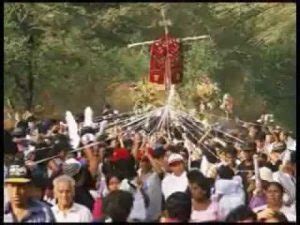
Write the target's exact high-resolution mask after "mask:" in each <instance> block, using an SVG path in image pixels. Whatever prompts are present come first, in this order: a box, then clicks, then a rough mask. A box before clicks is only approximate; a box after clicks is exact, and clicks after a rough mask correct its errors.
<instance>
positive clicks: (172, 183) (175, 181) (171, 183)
mask: <svg viewBox="0 0 300 225" xmlns="http://www.w3.org/2000/svg"><path fill="white" fill-rule="evenodd" d="M168 165H169V167H170V169H171V171H172V173H170V174H167V175H166V176H165V178H164V179H163V181H162V193H163V195H164V198H165V199H167V198H168V197H169V196H170V195H171V194H173V193H175V192H178V191H180V192H185V191H186V190H187V187H188V179H187V176H186V171H185V168H184V160H183V157H182V156H181V155H180V154H177V153H172V154H171V155H170V156H169V158H168Z"/></svg>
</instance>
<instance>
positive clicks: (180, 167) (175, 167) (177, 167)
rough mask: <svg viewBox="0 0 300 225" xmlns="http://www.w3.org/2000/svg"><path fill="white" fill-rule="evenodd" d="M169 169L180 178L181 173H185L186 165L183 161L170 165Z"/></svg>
mask: <svg viewBox="0 0 300 225" xmlns="http://www.w3.org/2000/svg"><path fill="white" fill-rule="evenodd" d="M169 168H170V170H171V171H172V173H174V174H175V175H176V176H180V175H181V173H182V172H183V171H184V164H183V162H182V161H179V162H173V163H170V164H169Z"/></svg>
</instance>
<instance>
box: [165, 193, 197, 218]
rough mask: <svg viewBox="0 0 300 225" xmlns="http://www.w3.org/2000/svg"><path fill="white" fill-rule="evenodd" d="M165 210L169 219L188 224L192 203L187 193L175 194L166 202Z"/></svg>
mask: <svg viewBox="0 0 300 225" xmlns="http://www.w3.org/2000/svg"><path fill="white" fill-rule="evenodd" d="M166 210H167V212H168V215H169V217H171V218H175V219H178V220H179V221H180V222H188V221H189V219H190V216H191V211H192V201H191V198H190V197H189V195H188V194H187V193H184V192H175V193H173V194H171V195H170V196H169V197H168V199H167V201H166Z"/></svg>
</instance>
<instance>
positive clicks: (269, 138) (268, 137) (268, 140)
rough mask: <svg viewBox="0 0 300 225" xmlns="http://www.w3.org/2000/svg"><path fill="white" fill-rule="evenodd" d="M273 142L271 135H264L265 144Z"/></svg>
mask: <svg viewBox="0 0 300 225" xmlns="http://www.w3.org/2000/svg"><path fill="white" fill-rule="evenodd" d="M273 141H274V138H273V136H272V135H271V134H268V135H266V143H268V144H270V143H272V142H273Z"/></svg>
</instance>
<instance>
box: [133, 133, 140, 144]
mask: <svg viewBox="0 0 300 225" xmlns="http://www.w3.org/2000/svg"><path fill="white" fill-rule="evenodd" d="M134 138H135V140H136V141H137V142H141V141H142V136H141V135H140V134H139V133H136V134H135V135H134Z"/></svg>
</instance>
